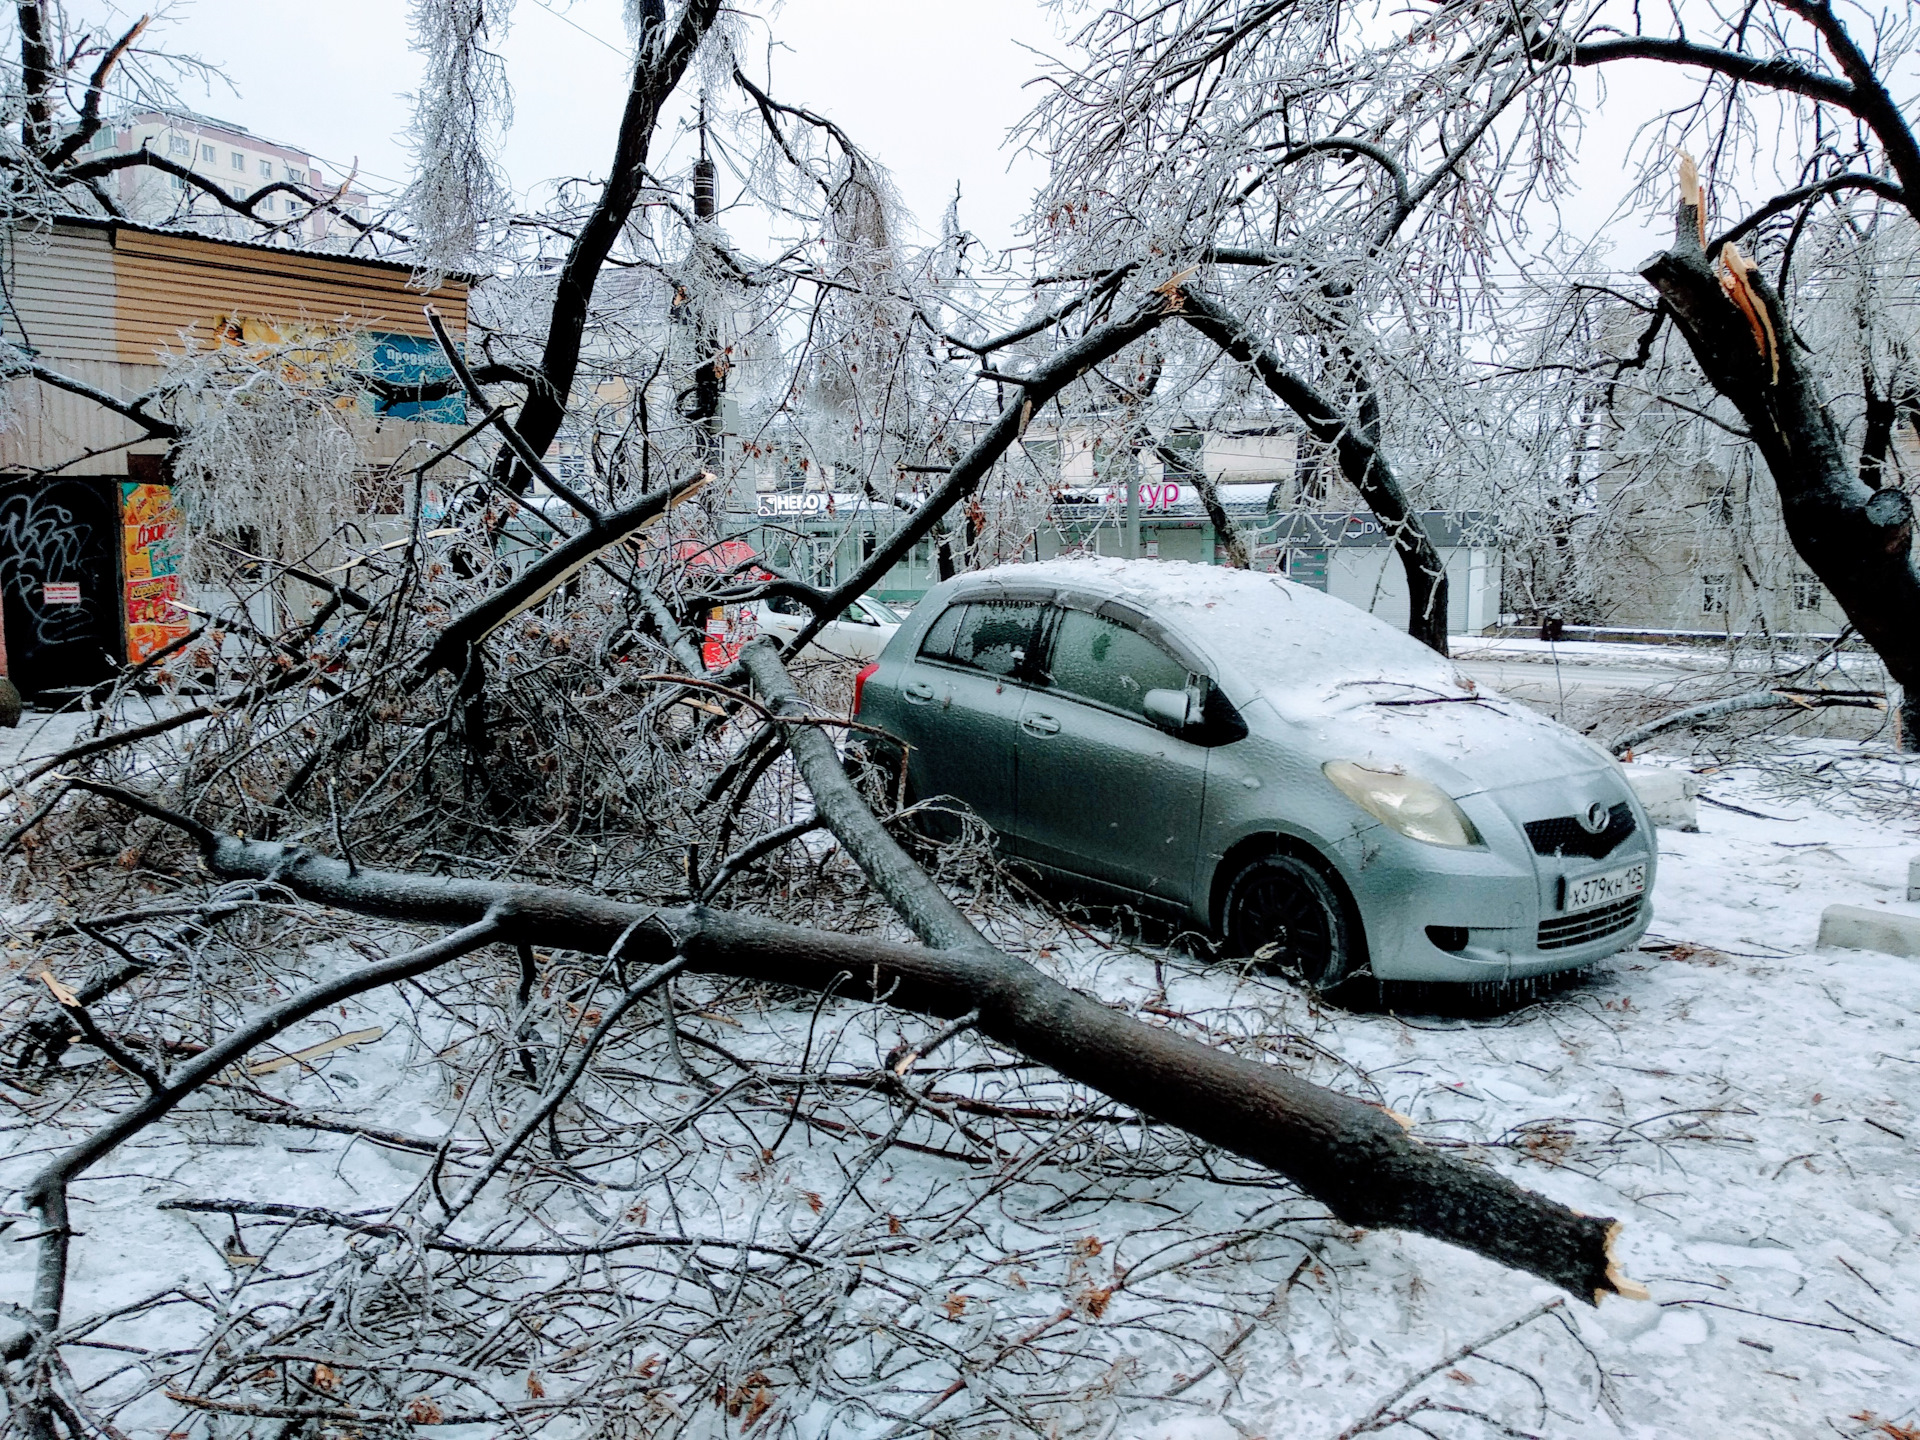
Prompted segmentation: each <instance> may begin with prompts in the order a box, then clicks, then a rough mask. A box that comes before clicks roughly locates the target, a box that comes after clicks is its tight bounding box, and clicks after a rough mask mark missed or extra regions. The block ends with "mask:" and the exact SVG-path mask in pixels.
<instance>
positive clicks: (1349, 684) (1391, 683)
mask: <svg viewBox="0 0 1920 1440" xmlns="http://www.w3.org/2000/svg"><path fill="white" fill-rule="evenodd" d="M982 587H985V588H990V589H1006V590H1008V591H1012V592H1016V593H1017V592H1018V591H1019V590H1023V589H1028V588H1036V589H1037V588H1046V589H1054V590H1059V591H1069V592H1070V591H1078V592H1080V593H1082V594H1085V595H1088V596H1090V597H1091V596H1098V597H1102V598H1109V599H1114V600H1118V601H1121V602H1122V603H1123V604H1125V605H1127V606H1128V607H1130V608H1132V609H1136V610H1139V611H1140V612H1142V613H1143V614H1145V615H1147V616H1148V617H1151V618H1152V619H1153V620H1155V621H1157V622H1158V624H1159V625H1161V626H1164V627H1165V628H1166V629H1168V630H1169V631H1171V632H1173V634H1174V635H1176V636H1178V637H1180V638H1182V639H1185V640H1187V641H1188V642H1190V643H1191V644H1193V645H1194V646H1195V647H1196V648H1198V649H1199V650H1200V651H1201V652H1202V653H1203V654H1204V655H1205V656H1206V657H1207V658H1208V659H1209V660H1210V661H1212V662H1213V665H1214V667H1215V670H1216V674H1217V675H1218V676H1219V678H1220V679H1221V680H1222V681H1223V682H1225V683H1226V684H1227V686H1228V688H1229V690H1230V691H1232V690H1237V689H1239V688H1241V687H1240V686H1236V685H1235V684H1234V683H1233V682H1234V681H1235V680H1238V681H1240V682H1241V684H1242V685H1244V686H1245V687H1246V688H1247V689H1249V690H1251V691H1252V692H1254V693H1257V694H1262V695H1265V696H1267V697H1268V698H1269V699H1270V700H1272V701H1273V702H1274V703H1275V705H1276V706H1277V707H1278V708H1280V709H1282V710H1285V711H1288V712H1291V713H1294V714H1296V715H1298V714H1300V713H1302V712H1304V711H1322V712H1324V711H1326V710H1330V709H1345V708H1347V707H1348V706H1351V705H1361V704H1365V703H1367V702H1369V701H1375V700H1383V699H1417V698H1419V697H1420V696H1421V695H1434V696H1441V697H1451V696H1455V695H1469V694H1472V693H1473V690H1474V686H1473V683H1472V682H1471V681H1469V680H1467V679H1466V678H1465V677H1464V676H1463V675H1462V674H1461V673H1460V671H1459V670H1458V669H1456V668H1455V667H1454V665H1453V663H1452V662H1451V661H1450V660H1448V659H1447V658H1446V657H1445V656H1444V655H1438V654H1435V653H1434V652H1433V651H1432V650H1430V649H1428V648H1427V647H1426V646H1425V645H1422V644H1421V643H1420V642H1419V641H1418V640H1415V639H1414V638H1413V637H1412V636H1410V635H1408V634H1406V633H1405V632H1403V631H1400V630H1396V629H1394V628H1393V627H1392V626H1391V625H1388V624H1386V623H1385V622H1384V621H1381V620H1378V619H1375V618H1374V617H1373V616H1372V615H1369V614H1367V612H1366V611H1364V610H1361V609H1359V608H1358V607H1357V606H1354V605H1349V604H1348V603H1347V602H1346V601H1344V600H1336V599H1334V598H1333V597H1332V596H1331V595H1327V594H1324V593H1322V592H1321V591H1318V590H1313V589H1309V588H1308V587H1307V586H1305V585H1296V584H1295V583H1294V582H1293V581H1291V580H1288V579H1285V578H1284V577H1282V576H1279V575H1268V574H1263V573H1260V572H1257V571H1252V570H1233V569H1228V568H1227V567H1225V566H1221V565H1196V564H1192V563H1190V562H1187V561H1179V560H1119V559H1113V558H1111V557H1106V556H1076V557H1073V558H1071V559H1062V560H1045V561H1041V562H1039V563H1037V564H1026V565H1001V566H997V567H995V568H994V569H992V570H983V571H977V572H975V573H974V574H972V575H969V576H966V577H964V578H963V581H962V584H961V586H960V587H958V590H959V593H960V594H977V593H978V590H979V589H980V588H982Z"/></svg>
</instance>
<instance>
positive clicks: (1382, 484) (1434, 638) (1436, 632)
mask: <svg viewBox="0 0 1920 1440" xmlns="http://www.w3.org/2000/svg"><path fill="white" fill-rule="evenodd" d="M1182 298H1183V299H1184V300H1185V302H1186V304H1185V308H1184V309H1183V310H1182V312H1181V317H1182V318H1183V319H1184V320H1186V321H1187V323H1188V324H1190V325H1192V326H1193V328H1194V329H1196V330H1198V331H1199V332H1200V333H1201V334H1202V335H1205V336H1206V337H1207V338H1208V339H1209V340H1211V341H1213V343H1214V344H1216V345H1218V346H1219V347H1220V348H1221V349H1222V350H1224V351H1226V352H1227V354H1229V355H1231V356H1232V357H1233V358H1234V359H1235V360H1238V361H1239V362H1240V363H1241V364H1242V365H1245V366H1247V367H1248V368H1250V369H1251V370H1252V371H1253V373H1254V374H1255V375H1257V376H1259V377H1260V383H1261V384H1263V385H1265V386H1266V387H1267V389H1269V390H1271V391H1272V392H1273V393H1274V395H1275V396H1277V397H1278V398H1279V399H1280V401H1281V403H1283V404H1284V405H1286V406H1287V408H1288V409H1290V410H1292V411H1293V413H1294V414H1296V415H1298V416H1299V417H1300V420H1301V423H1302V424H1304V425H1305V426H1306V427H1307V430H1308V432H1309V433H1310V434H1311V435H1312V436H1313V438H1314V439H1316V440H1318V441H1320V442H1321V443H1322V444H1324V445H1331V446H1332V447H1333V451H1334V454H1335V455H1336V456H1337V457H1338V459H1339V462H1340V473H1341V474H1342V475H1343V476H1345V477H1346V480H1347V483H1348V484H1349V485H1351V486H1353V488H1354V489H1355V490H1357V491H1359V492H1360V498H1361V499H1362V500H1364V501H1365V502H1366V504H1367V508H1368V509H1370V510H1371V511H1373V513H1374V516H1375V518H1376V519H1378V520H1379V521H1380V528H1381V529H1383V530H1385V531H1386V532H1387V534H1388V535H1389V536H1390V537H1391V538H1392V540H1393V549H1394V553H1395V554H1396V555H1398V556H1399V557H1400V565H1401V568H1402V569H1403V570H1404V571H1405V572H1406V576H1407V633H1408V634H1409V635H1411V636H1413V638H1414V639H1416V640H1418V641H1420V642H1421V643H1422V644H1424V645H1428V646H1431V647H1432V648H1433V649H1435V650H1438V651H1439V652H1440V653H1441V654H1442V655H1445V654H1446V653H1447V568H1446V566H1445V565H1443V564H1442V563H1441V562H1440V552H1439V551H1438V550H1436V549H1434V548H1433V541H1432V539H1431V538H1430V537H1429V536H1428V535H1427V532H1426V529H1425V527H1423V526H1422V525H1421V523H1420V516H1419V514H1418V513H1417V512H1416V511H1415V510H1414V508H1413V506H1412V505H1411V503H1409V501H1408V500H1407V492H1406V490H1405V489H1404V488H1403V487H1402V486H1401V484H1400V478H1399V476H1397V475H1395V474H1394V473H1393V467H1392V466H1391V465H1389V464H1388V463H1387V457H1386V456H1384V455H1382V454H1381V453H1380V449H1379V447H1378V446H1377V445H1375V444H1374V443H1373V441H1372V440H1371V439H1370V438H1369V437H1368V436H1367V435H1365V434H1363V433H1362V432H1361V430H1360V429H1359V428H1358V427H1356V426H1354V425H1353V424H1351V423H1349V422H1348V420H1347V419H1346V417H1344V416H1343V415H1341V414H1340V412H1339V410H1338V409H1337V408H1336V407H1335V406H1334V405H1333V404H1332V402H1330V401H1329V400H1328V399H1327V398H1326V397H1325V396H1323V395H1322V394H1321V393H1320V392H1319V391H1318V390H1316V389H1314V388H1313V386H1312V385H1310V384H1308V383H1307V382H1306V381H1305V380H1303V379H1301V378H1300V377H1299V376H1298V375H1295V374H1294V373H1293V372H1292V371H1290V370H1288V369H1287V368H1286V367H1285V366H1284V365H1282V364H1281V363H1280V358H1279V356H1277V355H1275V354H1274V353H1273V351H1272V350H1270V349H1268V348H1267V347H1266V346H1264V345H1261V344H1260V343H1258V342H1257V341H1256V340H1254V338H1253V334H1252V331H1250V330H1249V329H1248V328H1247V326H1246V323H1245V322H1244V321H1242V320H1241V319H1240V317H1239V316H1237V315H1235V314H1234V313H1233V312H1232V311H1231V310H1228V309H1227V308H1226V307H1225V306H1224V305H1222V304H1220V302H1219V301H1217V300H1214V299H1212V298H1211V297H1209V296H1206V295H1202V294H1200V293H1199V292H1197V291H1195V290H1192V289H1188V290H1185V291H1183V292H1182Z"/></svg>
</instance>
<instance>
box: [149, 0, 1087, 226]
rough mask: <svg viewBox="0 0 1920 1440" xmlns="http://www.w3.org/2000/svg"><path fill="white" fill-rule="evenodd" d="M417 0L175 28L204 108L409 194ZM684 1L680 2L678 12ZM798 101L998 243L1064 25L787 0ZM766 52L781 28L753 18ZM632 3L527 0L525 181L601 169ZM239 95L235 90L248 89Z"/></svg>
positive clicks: (522, 81)
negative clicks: (1018, 132)
mask: <svg viewBox="0 0 1920 1440" xmlns="http://www.w3.org/2000/svg"><path fill="white" fill-rule="evenodd" d="M407 8H408V7H407V6H406V5H405V4H404V3H401V0H325V3H323V4H318V5H316V4H309V3H302V4H294V3H291V0H176V3H174V4H173V5H171V6H170V7H169V9H168V12H167V13H168V15H169V16H170V18H171V19H172V21H173V23H172V24H171V25H170V26H169V27H168V30H167V31H166V33H165V35H164V36H163V37H162V40H163V43H166V44H168V45H169V46H170V47H171V48H174V49H178V50H184V51H190V52H192V53H194V54H197V55H198V56H199V57H200V58H201V59H203V60H206V61H208V62H209V63H211V64H214V65H217V66H219V67H220V69H221V70H223V71H224V72H225V73H226V76H227V78H228V80H230V81H231V82H232V86H231V88H229V87H228V86H226V85H219V84H216V86H215V87H214V88H213V90H212V91H210V92H209V91H208V90H206V89H205V88H204V87H203V86H200V85H198V84H192V85H190V86H189V87H188V88H187V89H186V91H185V92H184V93H183V95H182V99H183V100H184V101H185V102H186V103H187V104H188V105H190V106H192V107H193V108H195V109H200V110H203V111H205V112H206V113H208V114H211V115H215V116H218V117H220V118H222V119H228V120H233V121H237V122H238V123H240V124H242V125H245V126H247V127H248V128H249V129H251V130H254V131H257V132H260V133H261V134H263V135H266V136H269V137H271V138H273V139H276V140H280V141H282V142H284V143H286V144H289V145H293V146H298V147H304V148H306V149H308V150H309V152H310V153H312V154H313V155H315V156H317V157H320V158H322V159H323V160H324V161H325V162H326V167H327V169H328V171H329V174H330V176H331V175H332V174H333V173H335V169H336V167H338V168H339V169H340V170H344V167H346V166H347V165H349V164H351V163H353V161H354V160H355V159H356V158H357V159H358V161H359V163H360V167H361V170H362V172H363V173H365V174H366V175H367V176H368V177H369V179H370V180H372V181H373V182H374V184H375V185H376V186H379V187H381V188H385V189H389V190H394V189H398V188H399V183H400V182H401V181H402V180H403V179H404V177H405V175H406V173H407V168H408V158H407V153H406V150H405V148H404V145H403V141H402V132H403V131H404V129H405V126H406V123H407V118H408V115H409V113H410V107H409V104H408V101H407V99H406V95H407V93H408V92H409V91H411V90H412V89H413V88H414V87H415V86H416V85H417V84H418V82H419V76H420V68H421V60H420V57H419V56H418V55H416V54H414V53H413V52H412V51H411V50H410V49H409V48H408V39H409V36H408V26H407ZM670 8H671V7H670ZM775 24H776V25H777V32H778V38H779V44H780V46H781V47H782V48H781V49H778V50H776V51H775V52H774V56H773V64H774V74H775V78H776V81H777V83H778V84H779V86H780V94H781V98H782V99H786V100H789V101H792V102H794V103H801V104H805V105H807V106H808V107H809V108H812V109H815V110H819V111H821V112H823V113H825V114H827V115H829V116H831V117H832V118H833V119H834V120H836V121H838V122H840V123H841V124H842V125H844V126H845V127H846V128H847V130H848V131H849V132H850V133H851V134H852V135H853V136H854V138H855V139H856V141H858V142H860V143H862V144H864V145H866V146H867V147H868V148H869V149H871V150H872V151H873V152H874V153H875V155H876V156H877V158H878V159H880V160H881V162H882V163H883V164H886V165H887V166H888V167H889V169H891V170H892V172H893V174H894V177H895V180H896V182H897V184H898V185H899V187H900V189H901V192H902V194H903V196H904V198H905V199H906V201H907V204H908V206H909V207H910V208H911V209H912V211H913V212H914V213H915V215H916V216H917V217H918V218H919V219H920V221H921V222H922V224H923V225H924V226H926V227H928V228H931V229H937V228H938V224H939V218H940V214H941V212H942V210H944V208H945V206H946V203H947V201H948V200H949V199H951V198H952V195H953V188H954V186H955V184H956V183H957V184H959V185H960V186H961V187H962V193H963V196H964V199H963V202H962V203H963V206H964V218H965V219H966V222H967V224H968V225H969V226H970V227H971V228H973V229H974V230H975V231H976V232H978V233H980V234H982V235H983V236H986V237H988V238H990V239H991V240H993V241H994V243H996V244H1007V243H1011V240H1012V236H1013V227H1014V225H1015V222H1016V221H1017V219H1018V217H1019V215H1020V214H1021V212H1022V210H1023V209H1024V204H1025V198H1026V196H1027V195H1028V194H1029V193H1030V192H1031V190H1032V188H1033V185H1034V183H1035V177H1036V174H1037V170H1038V167H1037V166H1036V165H1035V164H1034V162H1032V161H1031V160H1027V161H1025V162H1023V163H1019V164H1017V165H1016V166H1015V169H1014V171H1013V173H1011V174H1010V173H1009V171H1008V165H1009V162H1010V161H1011V160H1012V159H1013V156H1012V154H1011V152H1009V151H1005V150H1003V149H1002V148H1001V142H1002V140H1003V138H1004V137H1005V133H1006V131H1007V129H1008V127H1010V126H1011V125H1012V124H1014V122H1015V121H1016V120H1017V119H1018V118H1019V116H1020V115H1021V114H1022V113H1023V112H1024V110H1025V109H1026V108H1027V107H1028V105H1029V104H1030V103H1031V99H1032V95H1033V92H1032V91H1031V90H1023V89H1022V88H1021V87H1022V85H1023V84H1024V82H1026V81H1027V80H1029V79H1031V78H1032V76H1033V73H1034V69H1035V64H1036V62H1035V59H1034V57H1033V55H1032V53H1031V52H1030V51H1028V50H1025V49H1023V48H1021V46H1020V44H1018V43H1016V41H1015V39H1014V37H1015V36H1016V35H1018V36H1020V37H1021V39H1022V40H1024V41H1025V42H1026V43H1028V44H1033V45H1045V44H1046V43H1047V40H1048V37H1049V36H1050V34H1051V30H1050V23H1049V21H1048V20H1047V19H1046V18H1045V16H1044V15H1043V14H1042V13H1041V7H1040V6H1039V4H1038V3H1037V0H786V3H785V4H784V5H783V6H782V7H781V9H780V11H779V13H778V15H777V16H776V18H775ZM747 33H748V35H749V37H750V40H751V41H752V42H753V43H755V44H756V45H757V47H760V48H761V49H762V53H764V47H765V45H766V44H767V42H768V40H769V38H770V32H769V30H768V27H767V25H766V24H765V23H764V22H761V21H757V20H756V21H752V22H750V24H749V27H748V31H747ZM626 47H627V38H626V32H625V27H624V24H623V22H622V19H621V8H620V3H619V0H571V3H569V0H517V3H516V4H515V5H514V6H513V18H512V28H511V29H510V31H509V32H508V34H507V37H506V40H505V42H504V44H503V45H502V46H501V50H502V53H503V54H504V55H505V57H506V59H507V64H508V73H509V78H510V79H511V81H512V84H513V88H514V109H515V120H514V126H513V130H512V132H511V134H510V135H509V136H508V137H507V141H506V146H505V149H504V152H503V155H502V159H503V161H504V163H505V166H506V169H507V171H508V173H509V174H510V175H511V177H512V179H513V182H514V184H515V185H516V187H518V188H519V189H520V190H521V191H522V192H523V193H524V192H526V191H528V190H530V189H533V188H534V187H537V186H539V185H541V184H542V183H543V182H546V181H548V180H550V179H553V178H555V177H559V176H567V175H594V176H603V175H605V173H606V170H607V163H608V161H609V159H610V158H611V156H612V152H613V135H614V128H615V125H616V124H617V122H618V120H619V115H620V105H621V102H622V100H623V98H624V96H625V90H626V80H627V73H626V71H627V66H628V64H629V61H628V53H629V52H628V50H627V48H626ZM236 92H237V93H236Z"/></svg>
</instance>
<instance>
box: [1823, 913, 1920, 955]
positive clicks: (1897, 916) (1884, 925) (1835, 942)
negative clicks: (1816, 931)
mask: <svg viewBox="0 0 1920 1440" xmlns="http://www.w3.org/2000/svg"><path fill="white" fill-rule="evenodd" d="M1819 946H1820V948H1821V949H1822V950H1878V951H1880V952H1882V953H1883V954H1887V955H1906V956H1911V957H1913V958H1915V959H1920V915H1904V914H1902V913H1900V912H1899V911H1897V910H1874V909H1870V908H1868V907H1867V906H1865V905H1829V906H1828V907H1827V908H1826V909H1824V910H1822V911H1821V912H1820V940H1819Z"/></svg>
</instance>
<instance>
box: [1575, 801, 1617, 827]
mask: <svg viewBox="0 0 1920 1440" xmlns="http://www.w3.org/2000/svg"><path fill="white" fill-rule="evenodd" d="M1612 819H1613V816H1612V814H1611V813H1609V811H1608V810H1607V802H1606V801H1604V800H1596V801H1594V802H1593V803H1592V804H1591V805H1589V806H1588V807H1587V813H1586V814H1584V815H1582V816H1581V817H1580V825H1581V828H1582V829H1584V830H1585V831H1586V832H1587V833H1588V834H1589V835H1598V834H1599V833H1600V832H1601V831H1603V830H1605V829H1606V828H1607V822H1608V821H1610V820H1612Z"/></svg>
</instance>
